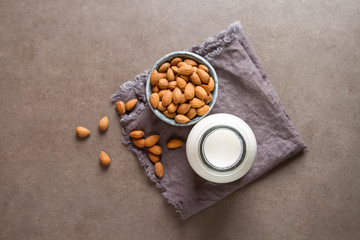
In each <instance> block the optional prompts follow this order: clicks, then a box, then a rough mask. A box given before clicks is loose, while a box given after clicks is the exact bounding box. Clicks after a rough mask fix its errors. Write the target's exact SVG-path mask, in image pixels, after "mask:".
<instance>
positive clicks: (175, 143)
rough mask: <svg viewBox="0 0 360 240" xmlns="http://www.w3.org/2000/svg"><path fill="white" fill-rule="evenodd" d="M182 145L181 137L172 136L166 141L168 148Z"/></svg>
mask: <svg viewBox="0 0 360 240" xmlns="http://www.w3.org/2000/svg"><path fill="white" fill-rule="evenodd" d="M182 145H184V141H183V140H181V139H177V138H173V139H171V140H170V141H168V143H167V147H168V148H178V147H181V146H182Z"/></svg>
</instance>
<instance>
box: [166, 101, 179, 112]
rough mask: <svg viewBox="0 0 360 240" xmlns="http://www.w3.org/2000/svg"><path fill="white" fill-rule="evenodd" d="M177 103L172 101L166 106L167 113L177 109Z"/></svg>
mask: <svg viewBox="0 0 360 240" xmlns="http://www.w3.org/2000/svg"><path fill="white" fill-rule="evenodd" d="M177 107H178V105H177V104H174V103H173V102H172V103H171V104H170V105H169V106H168V107H167V110H168V112H169V113H174V112H175V111H176V109H177Z"/></svg>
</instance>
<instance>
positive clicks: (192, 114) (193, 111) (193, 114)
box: [186, 108, 196, 119]
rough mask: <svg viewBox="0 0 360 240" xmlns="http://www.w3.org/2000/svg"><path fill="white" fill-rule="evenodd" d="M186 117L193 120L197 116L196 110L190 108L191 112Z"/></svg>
mask: <svg viewBox="0 0 360 240" xmlns="http://www.w3.org/2000/svg"><path fill="white" fill-rule="evenodd" d="M186 116H187V117H188V118H189V119H193V118H194V117H195V116H196V108H190V110H189V111H188V112H187V113H186Z"/></svg>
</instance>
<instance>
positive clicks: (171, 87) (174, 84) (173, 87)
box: [169, 81, 177, 91]
mask: <svg viewBox="0 0 360 240" xmlns="http://www.w3.org/2000/svg"><path fill="white" fill-rule="evenodd" d="M176 87H177V82H176V81H171V82H169V89H170V90H171V91H172V90H174V89H175V88H176Z"/></svg>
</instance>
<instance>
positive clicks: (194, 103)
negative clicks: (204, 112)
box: [189, 97, 205, 108]
mask: <svg viewBox="0 0 360 240" xmlns="http://www.w3.org/2000/svg"><path fill="white" fill-rule="evenodd" d="M189 103H190V105H191V107H193V108H199V107H202V106H204V105H205V102H204V101H203V100H200V99H198V98H195V97H194V98H193V99H191V100H190V101H189Z"/></svg>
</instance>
